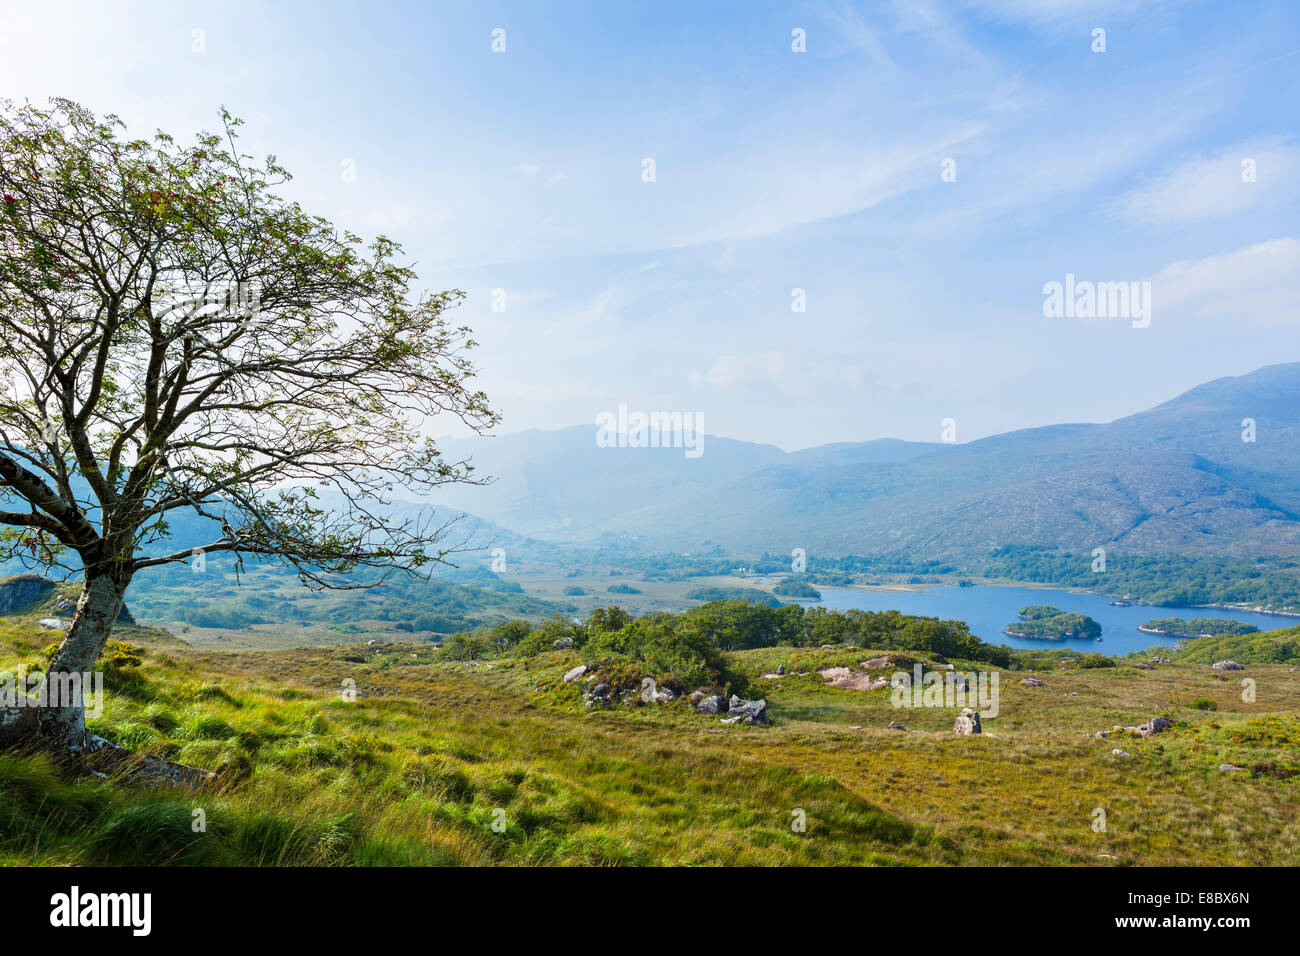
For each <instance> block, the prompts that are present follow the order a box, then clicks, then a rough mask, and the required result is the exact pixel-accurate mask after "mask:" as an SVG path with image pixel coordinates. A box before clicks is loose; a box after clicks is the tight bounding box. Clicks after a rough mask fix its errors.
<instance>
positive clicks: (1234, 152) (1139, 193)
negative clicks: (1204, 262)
mask: <svg viewBox="0 0 1300 956" xmlns="http://www.w3.org/2000/svg"><path fill="white" fill-rule="evenodd" d="M1248 159H1249V160H1253V163H1254V171H1255V182H1245V181H1243V179H1242V172H1243V167H1242V163H1243V161H1244V160H1248ZM1298 181H1300V149H1298V148H1296V147H1295V146H1291V145H1287V144H1284V143H1281V142H1279V141H1276V140H1274V141H1269V142H1254V143H1241V144H1239V145H1237V146H1233V147H1230V148H1228V149H1225V150H1223V151H1222V152H1220V153H1218V154H1216V155H1214V156H1198V157H1194V158H1192V159H1189V160H1186V161H1185V162H1182V163H1180V164H1178V165H1177V166H1174V167H1173V168H1171V169H1168V170H1166V171H1165V172H1163V173H1162V174H1160V175H1159V176H1157V177H1155V178H1154V179H1152V180H1151V181H1150V182H1149V183H1148V184H1146V185H1144V186H1142V187H1141V188H1138V189H1135V190H1133V191H1132V192H1129V193H1128V194H1127V195H1125V196H1124V197H1123V198H1122V199H1121V200H1120V203H1119V213H1120V215H1122V216H1123V217H1124V219H1126V220H1128V221H1129V222H1131V223H1135V224H1142V223H1146V224H1152V223H1181V222H1191V221H1195V220H1207V219H1225V218H1228V217H1230V216H1237V215H1241V214H1242V213H1245V212H1248V211H1249V210H1251V209H1252V208H1254V207H1256V206H1258V205H1259V204H1260V203H1261V202H1264V201H1267V202H1269V203H1274V204H1276V203H1280V202H1283V201H1285V200H1287V199H1288V198H1290V197H1293V196H1295V195H1296V192H1297V182H1298Z"/></svg>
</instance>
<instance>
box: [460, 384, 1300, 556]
mask: <svg viewBox="0 0 1300 956" xmlns="http://www.w3.org/2000/svg"><path fill="white" fill-rule="evenodd" d="M1245 419H1250V420H1252V421H1253V422H1254V428H1255V435H1254V437H1255V440H1254V441H1243V430H1244V428H1245V426H1244V425H1243V421H1244V420H1245ZM593 432H594V429H591V428H573V429H565V430H563V431H561V432H531V433H524V435H523V436H507V437H506V438H504V439H498V440H496V441H498V442H499V444H498V445H497V446H495V448H494V449H492V451H495V452H496V453H497V455H496V457H495V458H494V457H493V456H492V454H491V453H489V454H487V455H486V458H487V463H488V468H487V470H488V471H491V470H493V468H494V467H495V468H498V469H500V470H501V472H502V473H503V474H506V475H508V476H510V477H508V478H507V479H505V483H504V484H501V485H499V486H497V487H495V488H493V489H479V488H465V489H458V490H457V494H459V495H460V496H461V497H460V498H459V499H458V500H456V502H455V503H456V505H457V506H458V507H464V508H466V509H467V510H470V511H473V512H475V513H477V514H481V515H484V516H485V517H487V518H489V519H490V520H493V521H496V522H498V523H500V524H502V525H505V526H507V527H512V528H515V529H517V530H520V531H523V532H525V533H530V534H535V535H538V536H541V537H547V538H553V539H556V540H568V541H581V540H591V539H594V538H597V537H599V536H600V535H602V534H628V535H634V536H636V537H637V538H639V539H640V540H641V541H642V542H643V543H644V544H645V545H647V546H650V547H661V548H673V549H676V548H697V547H699V546H700V545H701V544H702V543H703V542H705V541H711V542H714V543H717V544H721V545H723V546H724V547H728V548H733V549H737V550H750V551H765V550H771V551H788V550H789V549H790V548H791V547H804V548H807V549H810V550H811V549H817V550H819V551H822V552H824V553H836V554H842V553H867V552H879V551H896V550H906V551H908V552H912V553H915V554H924V555H935V556H939V555H944V556H958V555H962V554H970V553H973V552H979V553H983V552H986V551H987V550H988V549H989V548H991V547H997V546H1000V545H1006V544H1033V545H1039V546H1045V547H1059V548H1069V549H1084V550H1087V549H1091V548H1093V547H1098V546H1101V547H1113V548H1119V549H1122V550H1125V551H1140V552H1156V551H1182V552H1189V553H1199V552H1212V551H1221V552H1224V553H1232V554H1255V553H1295V552H1300V487H1298V483H1297V482H1296V481H1295V479H1294V475H1295V474H1296V473H1297V470H1298V468H1300V363H1291V364H1286V365H1275V366H1270V367H1267V368H1263V369H1260V370H1258V371H1256V372H1253V373H1251V374H1249V375H1242V376H1237V377H1232V378H1224V379H1218V380H1215V381H1213V382H1208V383H1206V384H1204V385H1201V386H1198V387H1196V388H1194V389H1192V390H1190V391H1188V392H1186V393H1184V394H1183V395H1180V396H1178V397H1176V398H1174V399H1172V400H1170V401H1168V402H1165V403H1164V404H1162V405H1159V406H1157V407H1156V408H1153V409H1150V410H1148V411H1145V412H1141V413H1138V414H1135V415H1130V416H1128V417H1126V418H1122V419H1119V420H1117V421H1114V422H1111V423H1109V424H1064V425H1055V426H1049V427H1046V428H1034V429H1025V430H1021V431H1016V432H1010V433H1007V434H1004V435H996V436H992V437H989V438H985V439H981V440H979V441H975V442H970V443H968V444H965V445H935V444H928V443H913V442H903V441H896V440H885V441H877V442H866V443H861V444H836V445H827V446H822V447H819V448H812V449H807V450H804V451H800V452H795V453H792V454H786V453H783V452H781V451H780V450H779V449H776V448H772V447H771V446H764V445H752V444H749V443H745V442H731V441H727V440H725V439H716V438H712V437H707V438H706V439H705V442H704V449H705V453H704V455H703V457H701V458H700V459H697V460H688V459H686V458H685V457H684V456H683V455H682V453H681V450H680V449H609V448H598V447H596V444H595V441H594V435H593ZM484 445H485V443H484V442H479V443H477V444H476V443H474V442H472V441H471V442H468V443H466V444H465V445H464V446H463V450H464V451H465V452H466V453H471V454H473V455H474V457H475V460H476V461H478V462H483V460H484V457H481V456H480V452H479V450H478V449H479V448H480V447H484Z"/></svg>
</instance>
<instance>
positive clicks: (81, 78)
mask: <svg viewBox="0 0 1300 956" xmlns="http://www.w3.org/2000/svg"><path fill="white" fill-rule="evenodd" d="M0 6H2V7H3V23H4V27H3V29H0V94H2V95H5V96H8V97H10V98H15V99H20V100H21V99H24V98H29V99H31V100H33V101H39V100H43V99H44V98H45V97H47V96H50V95H54V94H57V95H64V96H70V97H73V98H75V99H78V100H80V101H82V102H84V103H85V104H87V105H89V106H91V107H92V108H94V109H96V110H98V111H101V112H106V111H115V112H117V113H119V114H120V115H121V116H122V117H123V118H124V119H126V120H127V122H128V123H129V124H130V126H131V128H132V129H133V130H135V131H136V132H147V131H150V130H152V129H153V128H155V127H162V128H165V129H167V130H169V131H171V132H173V133H176V134H178V135H181V134H185V133H188V132H189V131H192V130H195V129H199V128H211V127H212V126H213V125H215V122H216V114H217V109H218V107H219V106H221V105H222V104H224V105H226V106H228V107H229V108H230V109H231V110H232V111H234V112H235V113H237V114H239V115H241V116H243V117H244V118H245V119H246V121H247V125H246V127H245V134H246V137H245V143H246V145H247V146H249V147H250V148H252V149H253V151H256V152H258V153H264V152H268V151H270V152H274V153H275V154H276V155H277V156H278V157H279V159H280V160H281V161H282V162H283V163H284V164H285V165H287V166H288V167H289V168H290V169H291V170H292V171H293V172H294V174H295V176H296V178H295V181H294V182H293V183H292V185H291V186H290V187H289V192H290V193H291V194H292V195H293V197H294V198H296V199H299V200H300V201H301V202H303V204H304V205H305V206H306V207H307V208H308V209H309V210H312V211H315V212H319V213H320V214H322V215H326V216H328V217H331V218H332V219H334V220H335V221H337V222H338V223H340V224H341V225H346V226H348V227H350V228H353V229H356V230H359V231H362V232H366V233H374V232H377V231H382V232H385V233H387V234H389V235H391V236H392V237H394V238H396V239H398V240H399V241H401V242H402V243H403V244H404V245H405V246H406V248H407V251H408V252H409V253H410V255H411V257H412V258H413V259H415V260H417V261H418V264H419V265H418V268H419V271H420V274H421V277H422V280H423V282H424V283H425V284H426V285H427V286H429V287H430V288H446V287H457V288H461V289H463V290H464V291H466V292H467V293H468V294H469V299H468V301H467V303H466V304H465V306H464V307H463V309H462V312H461V315H460V316H459V317H460V318H463V319H464V320H465V321H466V322H467V323H468V324H470V325H472V326H473V327H474V329H475V331H476V338H477V339H478V340H479V341H480V343H481V348H480V349H479V352H478V361H479V363H480V366H481V368H482V373H483V374H482V376H481V384H482V386H483V387H484V388H485V390H486V391H487V392H488V394H489V395H490V396H491V397H492V398H493V400H494V402H495V404H496V405H497V407H499V408H500V410H501V411H502V412H503V414H504V416H505V420H504V424H503V426H502V430H503V431H517V430H520V429H523V428H533V427H541V428H555V427H560V426H564V425H571V424H579V423H586V424H591V423H593V422H594V421H595V418H596V415H597V414H598V413H600V412H601V411H605V410H612V409H616V408H617V407H618V405H619V404H620V403H626V404H628V405H629V406H630V407H631V408H634V409H644V410H647V411H649V410H665V411H671V410H680V411H690V412H695V413H697V414H699V415H700V416H701V420H702V423H703V426H704V429H705V430H706V431H708V432H710V433H714V434H723V435H729V436H733V437H737V438H745V439H750V440H754V441H766V442H771V443H774V444H777V445H780V446H782V447H784V448H787V449H795V448H801V447H807V446H810V445H815V444H819V443H822V442H829V441H857V440H865V439H869V438H876V437H882V436H898V437H903V438H909V439H920V440H938V438H939V429H940V421H941V420H942V419H944V418H953V419H955V420H956V422H957V437H958V440H961V441H967V440H970V439H974V438H978V437H981V436H983V435H988V434H993V433H996V432H1000V431H1005V430H1008V429H1012V428H1019V427H1026V426H1033V425H1042V424H1049V423H1053V422H1057V421H1103V420H1109V419H1112V418H1115V417H1118V416H1121V415H1124V414H1128V413H1130V412H1134V411H1137V410H1140V409H1142V408H1145V407H1148V406H1150V405H1152V404H1155V403H1157V402H1159V401H1162V400H1164V399H1166V398H1169V397H1172V396H1173V395H1174V394H1176V393H1178V392H1180V391H1182V390H1184V389H1186V388H1188V387H1191V386H1193V385H1195V384H1198V383H1199V382H1202V381H1205V380H1208V379H1211V378H1216V377H1219V376H1222V375H1235V374H1241V373H1243V372H1247V371H1250V370H1252V369H1254V368H1257V367H1259V366H1262V365H1267V364H1271V363H1274V362H1281V361H1294V360H1300V347H1298V345H1300V336H1297V334H1296V333H1297V330H1298V328H1297V327H1298V326H1300V305H1298V304H1297V303H1300V215H1298V214H1300V136H1298V135H1297V130H1296V125H1297V117H1298V116H1300V110H1297V106H1296V104H1297V103H1300V7H1298V6H1297V5H1296V4H1294V3H1289V2H1276V3H1268V2H1260V3H1228V2H1225V3H1210V2H1199V3H1198V2H1181V3H1180V2H1146V3H1144V2H1137V0H1099V2H1091V3H1083V2H1074V0H1060V2H1053V0H970V2H952V3H944V4H940V3H928V2H925V0H920V2H906V3H903V2H899V3H896V4H895V3H870V4H868V3H854V4H848V3H840V2H829V3H808V4H804V3H752V2H746V3H708V4H702V3H667V2H656V3H653V4H650V3H645V4H642V3H626V4H624V3H619V4H611V3H563V2H557V3H551V4H542V3H533V2H515V3H456V4H450V3H449V4H427V5H426V4H419V5H417V4H413V3H411V4H396V3H388V4H385V3H367V4H362V3H333V4H331V3H310V4H308V3H276V4H264V5H263V4H254V3H237V2H230V0H223V2H219V3H190V4H186V3H122V4H87V5H84V6H80V5H67V4H65V5H59V6H58V7H57V8H56V7H55V5H44V6H40V5H37V4H32V3H13V2H4V3H3V4H0ZM496 28H500V29H503V30H504V31H505V44H506V49H505V52H503V53H494V52H493V51H492V49H491V44H492V31H493V30H494V29H496ZM1097 28H1100V29H1104V30H1105V31H1106V32H1105V42H1106V50H1105V52H1104V53H1101V52H1094V51H1093V49H1092V47H1093V45H1094V39H1093V31H1094V30H1095V29H1097ZM795 29H802V30H803V31H805V34H806V46H807V51H806V52H805V53H795V52H793V50H792V49H791V43H792V40H791V31H792V30H795ZM195 31H202V32H201V33H196V32H195ZM200 41H201V42H200ZM196 47H201V49H196ZM647 158H649V159H653V160H654V163H655V179H654V182H645V181H643V177H642V170H643V161H644V160H645V159H647ZM947 159H951V160H953V162H954V164H955V170H956V179H955V181H952V182H944V181H942V179H941V171H942V168H943V163H944V161H945V160H947ZM1246 159H1249V160H1253V165H1254V170H1255V181H1254V182H1244V181H1243V179H1242V161H1243V160H1246ZM349 161H351V163H353V164H355V170H356V176H355V181H348V177H345V176H344V175H343V170H344V166H345V163H348V162H349ZM1067 273H1073V274H1075V275H1076V276H1078V277H1079V278H1080V279H1088V280H1093V281H1139V280H1145V281H1150V282H1151V283H1152V301H1153V307H1152V316H1151V324H1150V326H1149V327H1147V328H1133V327H1132V325H1131V323H1129V322H1127V321H1117V320H1102V319H1081V318H1046V317H1044V315H1043V286H1044V284H1045V283H1047V282H1052V281H1058V282H1060V281H1064V279H1065V276H1066V274H1067ZM796 288H797V289H803V290H804V291H805V296H806V302H807V309H806V311H805V312H801V313H798V312H793V311H792V309H791V302H792V290H794V289H796ZM497 289H500V290H504V293H505V311H504V312H497V311H493V308H492V306H493V290H497ZM497 301H498V302H499V301H500V300H499V299H498V300H497ZM430 427H431V430H432V431H433V433H435V434H440V433H442V432H444V431H447V432H450V431H453V429H452V428H451V426H450V424H449V423H441V422H434V423H432V424H431V426H430Z"/></svg>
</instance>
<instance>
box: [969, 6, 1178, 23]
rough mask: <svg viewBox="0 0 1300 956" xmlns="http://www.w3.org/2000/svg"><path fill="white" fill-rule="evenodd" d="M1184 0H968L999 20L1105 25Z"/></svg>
mask: <svg viewBox="0 0 1300 956" xmlns="http://www.w3.org/2000/svg"><path fill="white" fill-rule="evenodd" d="M1180 2H1182V0H968V5H969V6H971V7H974V8H975V9H977V10H979V11H981V12H982V13H985V14H987V15H988V16H990V17H992V18H994V19H998V20H1008V21H1013V22H1016V21H1020V22H1028V23H1032V24H1033V25H1035V26H1039V27H1060V26H1075V25H1078V24H1081V23H1087V24H1090V25H1094V26H1105V24H1104V23H1102V22H1101V21H1102V20H1105V19H1121V18H1127V17H1132V16H1136V15H1139V14H1149V13H1156V12H1159V11H1161V10H1163V9H1165V8H1167V7H1170V6H1174V5H1176V4H1178V3H1180Z"/></svg>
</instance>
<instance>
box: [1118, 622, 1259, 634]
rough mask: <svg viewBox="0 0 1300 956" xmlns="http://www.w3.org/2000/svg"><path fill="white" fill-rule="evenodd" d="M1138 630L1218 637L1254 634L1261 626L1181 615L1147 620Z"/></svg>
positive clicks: (1146, 632) (1150, 632)
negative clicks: (1187, 618) (1187, 619)
mask: <svg viewBox="0 0 1300 956" xmlns="http://www.w3.org/2000/svg"><path fill="white" fill-rule="evenodd" d="M1138 630H1139V631H1141V632H1142V633H1144V634H1159V635H1160V636H1161V637H1217V636H1219V635H1220V634H1254V633H1256V632H1257V631H1258V630H1259V628H1257V627H1256V626H1255V625H1254V624H1243V623H1242V622H1241V621H1232V620H1228V619H1226V618H1217V617H1198V618H1193V619H1192V620H1190V621H1184V620H1183V619H1182V618H1181V617H1161V618H1156V620H1154V621H1147V622H1146V623H1145V624H1143V625H1142V626H1141V627H1139V628H1138Z"/></svg>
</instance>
